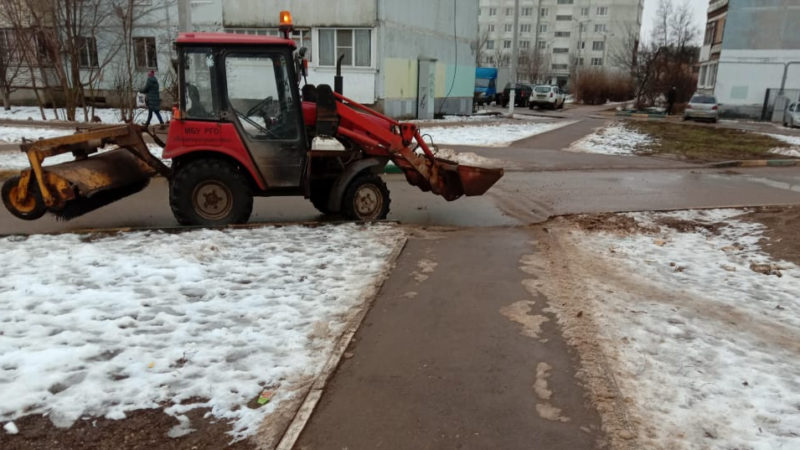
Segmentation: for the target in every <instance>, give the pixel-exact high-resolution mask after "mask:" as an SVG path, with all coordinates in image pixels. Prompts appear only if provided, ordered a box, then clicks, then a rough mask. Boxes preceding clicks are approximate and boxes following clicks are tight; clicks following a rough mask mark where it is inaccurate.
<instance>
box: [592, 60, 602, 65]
mask: <svg viewBox="0 0 800 450" xmlns="http://www.w3.org/2000/svg"><path fill="white" fill-rule="evenodd" d="M592 65H593V66H602V65H603V58H592Z"/></svg>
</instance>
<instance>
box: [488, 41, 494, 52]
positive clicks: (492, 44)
mask: <svg viewBox="0 0 800 450" xmlns="http://www.w3.org/2000/svg"><path fill="white" fill-rule="evenodd" d="M486 50H494V41H486Z"/></svg>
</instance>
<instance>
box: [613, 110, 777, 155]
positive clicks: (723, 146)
mask: <svg viewBox="0 0 800 450" xmlns="http://www.w3.org/2000/svg"><path fill="white" fill-rule="evenodd" d="M625 126H626V127H629V128H631V129H632V130H635V131H638V132H639V133H645V134H648V135H650V136H651V137H652V138H653V143H652V144H650V145H648V146H647V147H646V148H643V149H639V150H640V151H638V152H637V154H641V155H659V156H670V155H671V156H675V157H677V158H680V159H686V160H690V161H708V162H712V161H726V160H732V159H741V160H745V159H768V158H770V157H773V154H772V153H771V150H772V149H774V148H786V147H790V145H789V144H787V143H786V142H782V141H779V140H777V139H775V138H772V137H770V136H765V135H763V134H759V133H753V132H748V131H742V130H733V129H729V128H719V127H704V126H699V125H691V124H687V123H680V124H676V123H670V122H655V121H652V122H644V121H633V120H630V121H626V122H625ZM781 158H785V157H783V156H782V157H781Z"/></svg>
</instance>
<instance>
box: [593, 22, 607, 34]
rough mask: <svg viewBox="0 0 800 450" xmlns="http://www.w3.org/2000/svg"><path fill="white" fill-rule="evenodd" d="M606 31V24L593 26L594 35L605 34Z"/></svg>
mask: <svg viewBox="0 0 800 450" xmlns="http://www.w3.org/2000/svg"><path fill="white" fill-rule="evenodd" d="M606 31H608V26H606V24H604V23H598V24H595V26H594V32H595V33H605V32H606Z"/></svg>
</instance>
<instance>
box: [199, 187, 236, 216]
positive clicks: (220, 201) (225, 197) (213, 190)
mask: <svg viewBox="0 0 800 450" xmlns="http://www.w3.org/2000/svg"><path fill="white" fill-rule="evenodd" d="M192 200H193V203H194V207H195V210H196V211H197V213H198V214H199V215H201V216H202V217H204V218H206V219H208V220H216V219H220V218H222V217H225V216H226V215H228V213H229V212H230V211H231V208H233V193H232V192H231V191H230V189H229V188H228V187H227V186H225V185H224V184H222V183H219V182H217V181H206V182H204V183H201V184H199V185H197V187H196V188H195V190H194V195H192Z"/></svg>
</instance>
